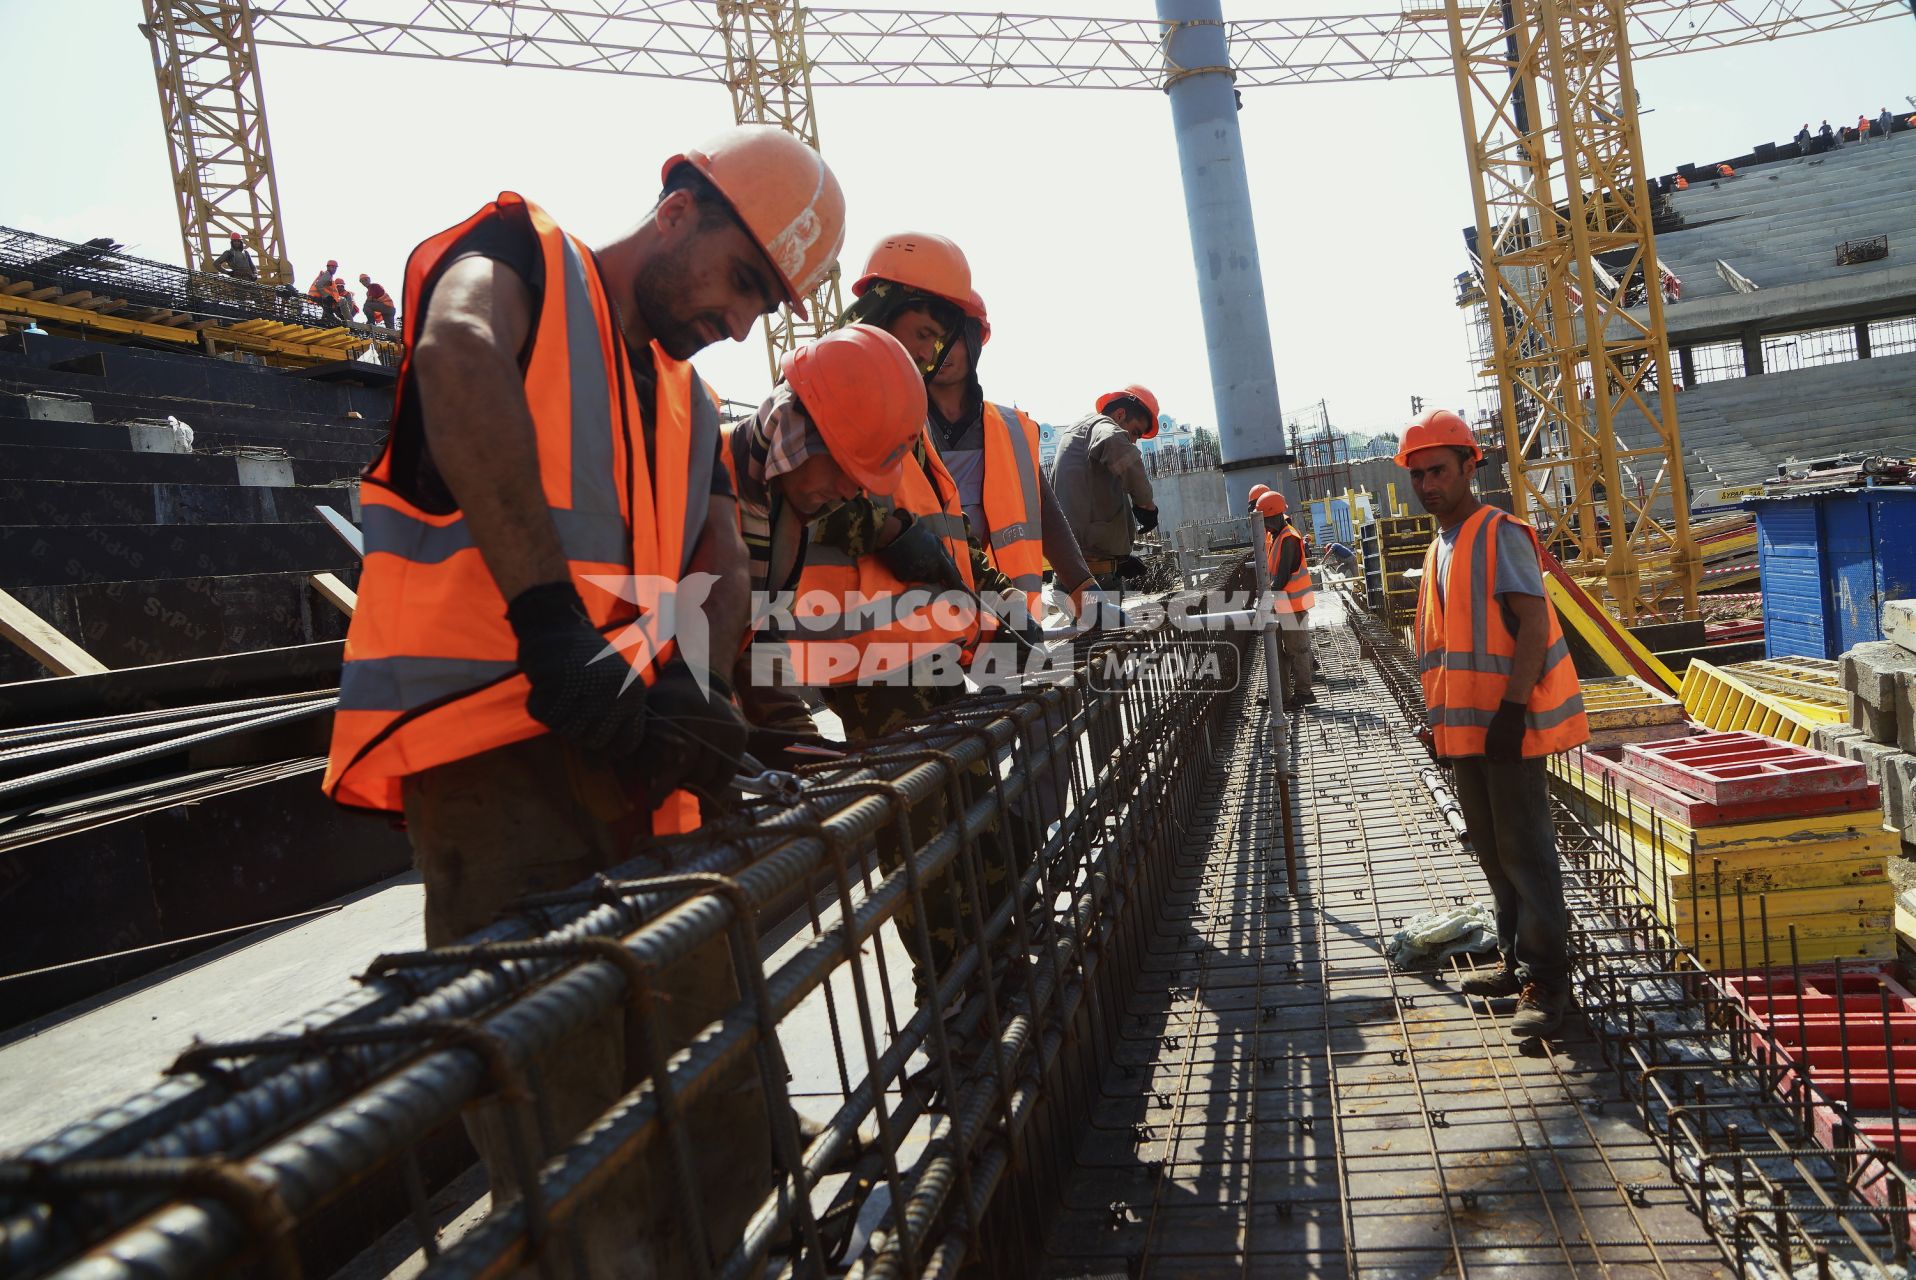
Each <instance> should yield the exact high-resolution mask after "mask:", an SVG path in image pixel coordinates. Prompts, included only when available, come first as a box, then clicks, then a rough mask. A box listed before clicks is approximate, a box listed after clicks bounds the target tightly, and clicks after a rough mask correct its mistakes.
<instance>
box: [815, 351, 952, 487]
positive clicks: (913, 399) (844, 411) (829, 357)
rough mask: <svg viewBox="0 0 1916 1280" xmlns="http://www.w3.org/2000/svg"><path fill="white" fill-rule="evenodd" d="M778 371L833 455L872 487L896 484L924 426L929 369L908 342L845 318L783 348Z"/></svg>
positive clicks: (860, 481) (855, 477) (854, 476)
mask: <svg viewBox="0 0 1916 1280" xmlns="http://www.w3.org/2000/svg"><path fill="white" fill-rule="evenodd" d="M779 371H780V372H781V373H782V374H783V375H784V377H785V381H786V383H787V384H788V385H789V386H790V387H791V388H792V394H793V395H796V396H797V397H798V402H799V403H800V404H802V405H804V406H805V413H806V415H807V416H808V417H810V418H811V420H812V425H813V426H815V427H817V428H818V434H819V436H820V438H822V439H823V440H824V441H825V447H826V448H827V449H830V450H831V451H832V461H834V462H836V463H837V464H838V465H839V468H840V469H841V470H842V471H844V473H845V474H846V475H848V476H850V477H851V478H852V479H853V480H854V481H856V482H857V483H858V484H859V485H861V486H863V487H864V488H866V489H868V490H870V491H871V492H873V493H881V494H889V493H891V492H893V491H894V490H896V489H897V488H898V474H899V471H900V469H901V468H902V466H903V464H904V458H905V451H906V450H907V449H909V448H911V443H912V441H914V440H916V439H917V438H918V436H919V434H920V433H921V432H923V431H924V429H925V375H924V374H923V372H921V371H920V370H919V368H918V362H917V361H915V360H913V359H912V358H911V355H910V353H909V352H907V351H906V350H905V347H904V344H903V343H901V342H899V341H898V339H896V338H894V337H892V336H891V335H890V334H889V333H886V332H885V331H884V330H883V329H878V328H874V327H873V326H871V325H868V324H848V325H846V326H845V327H844V328H842V329H835V330H833V331H832V332H831V333H828V334H826V335H825V336H824V337H822V338H818V339H815V340H813V341H811V342H808V343H806V344H805V345H804V346H802V347H800V348H798V350H796V351H794V352H792V353H791V354H790V355H788V356H786V357H785V362H784V364H783V365H782V366H780V370H779Z"/></svg>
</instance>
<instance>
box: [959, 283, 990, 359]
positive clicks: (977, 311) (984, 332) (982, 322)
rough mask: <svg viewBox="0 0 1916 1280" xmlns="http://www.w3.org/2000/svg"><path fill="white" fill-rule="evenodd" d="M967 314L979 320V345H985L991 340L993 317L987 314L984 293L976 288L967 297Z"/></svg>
mask: <svg viewBox="0 0 1916 1280" xmlns="http://www.w3.org/2000/svg"><path fill="white" fill-rule="evenodd" d="M965 314H966V315H968V316H974V317H976V318H977V321H978V345H979V346H981V347H982V346H984V345H985V344H986V343H987V342H990V341H991V317H990V316H988V315H986V314H985V299H984V295H982V294H980V293H979V292H978V291H977V290H976V289H973V290H972V291H971V293H970V294H969V295H968V296H967V297H966V298H965Z"/></svg>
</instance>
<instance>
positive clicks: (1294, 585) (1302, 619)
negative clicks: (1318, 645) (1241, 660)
mask: <svg viewBox="0 0 1916 1280" xmlns="http://www.w3.org/2000/svg"><path fill="white" fill-rule="evenodd" d="M1258 488H1263V486H1262V485H1259V486H1258ZM1253 492H1255V490H1253ZM1289 511H1290V508H1289V504H1288V503H1286V502H1285V501H1284V495H1283V494H1281V493H1279V492H1277V491H1276V490H1274V489H1265V491H1264V492H1263V493H1262V494H1259V495H1258V498H1257V513H1258V514H1259V515H1260V516H1262V517H1264V564H1265V567H1266V571H1267V572H1268V573H1269V575H1270V583H1271V591H1272V595H1273V600H1274V603H1275V606H1276V609H1277V624H1278V630H1277V634H1278V641H1279V643H1280V644H1282V645H1283V648H1284V671H1285V675H1286V677H1287V679H1288V682H1289V686H1290V687H1289V688H1287V689H1286V690H1285V691H1284V702H1285V706H1286V707H1287V708H1288V709H1290V710H1296V709H1297V707H1298V706H1299V705H1301V704H1303V703H1306V702H1315V701H1317V695H1316V694H1315V693H1314V692H1312V690H1311V680H1312V679H1313V678H1314V677H1315V675H1316V674H1317V666H1316V662H1315V661H1314V659H1313V656H1312V654H1311V616H1310V615H1311V610H1312V609H1313V608H1314V607H1316V605H1317V593H1316V590H1315V588H1314V587H1313V586H1312V583H1311V566H1310V556H1309V554H1308V552H1307V550H1306V548H1305V546H1304V535H1302V534H1300V533H1299V532H1298V531H1297V529H1296V528H1295V527H1293V526H1292V524H1291V517H1290V514H1289Z"/></svg>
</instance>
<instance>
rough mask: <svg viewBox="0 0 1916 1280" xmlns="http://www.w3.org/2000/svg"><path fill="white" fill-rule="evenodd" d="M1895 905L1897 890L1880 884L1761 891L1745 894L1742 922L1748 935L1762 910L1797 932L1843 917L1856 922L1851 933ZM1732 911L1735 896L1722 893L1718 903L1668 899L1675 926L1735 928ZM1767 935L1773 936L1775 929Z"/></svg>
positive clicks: (1702, 896)
mask: <svg viewBox="0 0 1916 1280" xmlns="http://www.w3.org/2000/svg"><path fill="white" fill-rule="evenodd" d="M1759 899H1760V900H1761V902H1760V903H1759ZM1895 905H1896V886H1894V885H1892V884H1890V883H1889V881H1887V880H1885V881H1883V883H1881V884H1873V885H1812V886H1809V887H1807V888H1803V889H1774V890H1763V891H1760V892H1758V891H1752V890H1749V889H1745V890H1744V893H1743V902H1742V911H1743V920H1744V923H1745V925H1746V926H1747V927H1748V928H1749V929H1750V930H1755V929H1756V928H1757V927H1758V922H1759V920H1761V918H1762V915H1763V912H1764V910H1765V909H1767V910H1768V912H1769V919H1770V923H1771V925H1772V926H1774V925H1775V923H1776V921H1778V920H1785V921H1787V922H1788V923H1791V924H1795V925H1797V928H1798V931H1799V932H1801V930H1802V924H1803V921H1805V920H1835V919H1838V918H1840V917H1844V916H1853V917H1855V918H1856V925H1855V927H1856V928H1864V927H1873V925H1871V924H1870V922H1872V921H1874V920H1876V919H1877V918H1879V917H1883V916H1887V915H1888V914H1889V913H1890V911H1891V910H1892V909H1894V907H1895ZM1737 909H1738V908H1737V898H1736V894H1734V893H1732V892H1730V891H1729V890H1728V889H1725V890H1724V893H1723V899H1722V901H1721V902H1720V903H1719V902H1718V901H1717V896H1716V894H1714V893H1703V892H1701V891H1699V892H1698V893H1697V894H1696V896H1695V897H1692V896H1691V895H1690V894H1688V893H1676V894H1671V895H1670V914H1671V918H1672V919H1673V920H1674V922H1675V923H1678V924H1687V923H1688V922H1689V921H1691V920H1701V921H1704V922H1705V923H1714V922H1715V921H1716V920H1717V919H1718V918H1719V917H1721V918H1722V919H1724V920H1726V921H1728V922H1729V923H1730V924H1731V925H1732V926H1734V925H1735V924H1736V918H1737ZM1771 932H1772V933H1774V932H1775V929H1774V927H1772V929H1771Z"/></svg>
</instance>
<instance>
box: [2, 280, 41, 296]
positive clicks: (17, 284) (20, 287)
mask: <svg viewBox="0 0 1916 1280" xmlns="http://www.w3.org/2000/svg"><path fill="white" fill-rule="evenodd" d="M31 288H33V281H31V280H10V281H8V282H7V283H6V284H4V285H0V293H4V294H7V295H9V296H11V297H16V298H17V297H19V296H20V295H21V294H23V293H25V292H27V290H29V289H31Z"/></svg>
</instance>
